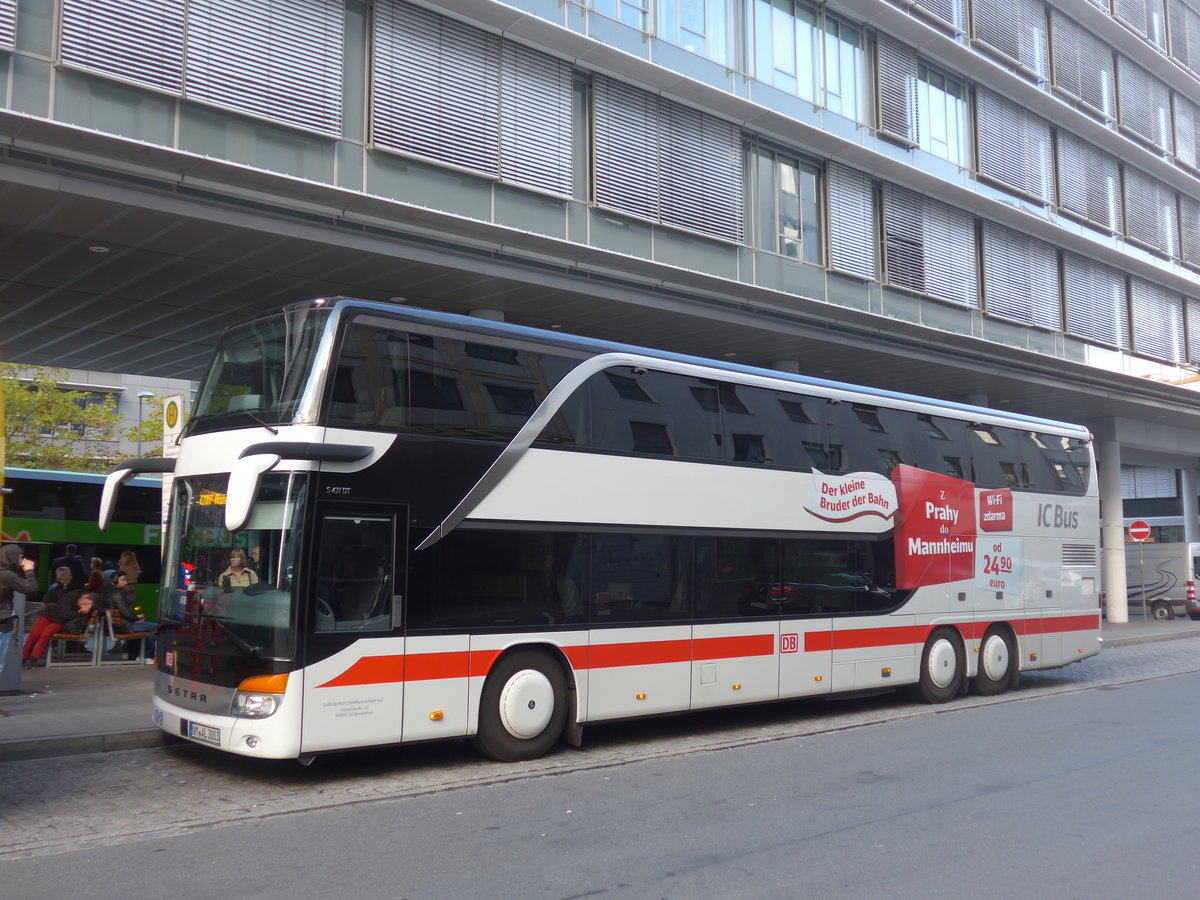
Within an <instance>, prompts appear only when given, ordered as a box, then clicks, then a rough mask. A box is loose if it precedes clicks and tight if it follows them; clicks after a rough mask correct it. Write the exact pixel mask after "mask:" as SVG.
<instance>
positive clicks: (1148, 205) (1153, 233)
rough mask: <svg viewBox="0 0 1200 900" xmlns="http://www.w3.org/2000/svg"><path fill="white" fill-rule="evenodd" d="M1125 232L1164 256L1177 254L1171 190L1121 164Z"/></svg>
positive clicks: (1173, 202)
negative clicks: (1123, 173) (1123, 177)
mask: <svg viewBox="0 0 1200 900" xmlns="http://www.w3.org/2000/svg"><path fill="white" fill-rule="evenodd" d="M1124 198H1125V236H1126V237H1127V238H1128V239H1129V240H1131V241H1136V242H1137V243H1139V244H1141V245H1142V246H1144V247H1147V248H1149V249H1151V250H1157V251H1158V252H1159V253H1162V254H1163V255H1165V256H1169V257H1177V256H1178V255H1179V224H1178V219H1177V215H1178V214H1177V211H1176V207H1175V191H1174V189H1173V188H1171V187H1169V186H1168V185H1166V184H1163V182H1161V181H1159V180H1158V179H1157V178H1152V177H1151V176H1149V175H1147V174H1146V173H1145V172H1142V171H1139V170H1138V169H1135V168H1133V167H1132V166H1126V167H1125V185H1124Z"/></svg>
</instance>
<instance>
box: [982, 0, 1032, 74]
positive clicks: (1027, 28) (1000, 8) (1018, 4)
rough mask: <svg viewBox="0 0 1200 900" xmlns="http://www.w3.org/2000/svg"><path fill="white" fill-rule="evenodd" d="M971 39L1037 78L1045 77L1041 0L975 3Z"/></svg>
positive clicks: (999, 0) (998, 0)
mask: <svg viewBox="0 0 1200 900" xmlns="http://www.w3.org/2000/svg"><path fill="white" fill-rule="evenodd" d="M971 12H972V16H971V21H972V24H973V25H974V34H973V37H974V38H975V40H977V41H981V42H982V43H984V44H986V45H987V46H988V47H990V48H991V49H992V50H994V51H996V52H997V53H999V54H1000V55H1001V56H1004V57H1006V58H1008V59H1010V60H1011V61H1013V62H1015V63H1016V64H1017V65H1019V66H1021V67H1022V68H1024V69H1026V70H1027V71H1029V72H1031V73H1033V74H1034V75H1037V76H1039V77H1041V76H1045V75H1046V73H1047V67H1046V62H1047V53H1046V7H1045V5H1044V4H1043V3H1042V0H974V2H973V3H972V4H971Z"/></svg>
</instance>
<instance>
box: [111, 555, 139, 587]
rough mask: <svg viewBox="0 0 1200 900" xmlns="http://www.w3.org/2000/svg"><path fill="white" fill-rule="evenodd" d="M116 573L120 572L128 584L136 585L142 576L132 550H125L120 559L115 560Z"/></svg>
mask: <svg viewBox="0 0 1200 900" xmlns="http://www.w3.org/2000/svg"><path fill="white" fill-rule="evenodd" d="M117 571H118V572H121V573H122V574H123V575H124V576H125V578H126V579H127V580H128V581H129V583H130V584H137V583H138V579H139V578H140V577H141V575H142V569H141V567H140V566H139V565H138V561H137V557H136V556H134V555H133V551H132V550H126V551H125V552H124V553H122V554H121V558H120V559H119V560H117Z"/></svg>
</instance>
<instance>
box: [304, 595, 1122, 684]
mask: <svg viewBox="0 0 1200 900" xmlns="http://www.w3.org/2000/svg"><path fill="white" fill-rule="evenodd" d="M1005 621H1007V622H1008V623H1009V624H1010V625H1012V627H1013V630H1014V631H1016V633H1017V634H1056V633H1065V632H1068V631H1089V630H1095V629H1097V628H1099V627H1100V615H1099V613H1089V614H1088V615H1082V616H1062V617H1060V618H1050V619H1007V620H1005ZM989 625H990V623H988V622H962V623H958V624H957V625H956V626H955V627H957V628H958V629H959V630H960V631H961V632H962V633H963V636H964V637H965V638H966V639H967V640H978V639H979V638H981V637H983V634H984V633H985V632H986V630H987V628H988V627H989ZM932 630H933V628H932V626H929V625H897V626H892V627H881V628H854V629H849V630H846V631H809V632H805V634H804V651H805V652H806V653H828V652H829V651H831V650H865V649H870V648H872V647H892V646H898V645H901V644H920V643H924V641H925V639H926V638H927V637H928V636H929V633H930V632H931V631H932ZM559 649H560V650H562V652H563V653H564V654H565V655H566V657H567V661H568V662H569V663H570V664H571V667H572V668H574V669H577V670H582V669H613V668H621V667H624V666H653V665H662V664H665V663H680V662H691V661H692V660H712V659H735V658H739V657H743V658H744V657H750V656H772V655H774V653H775V636H774V635H771V634H751V635H733V636H730V637H709V638H696V639H694V640H687V639H683V640H674V641H641V642H637V643H629V644H595V645H592V646H590V647H589V646H572V647H560V648H559ZM501 652H502V651H500V650H476V651H474V652H467V651H465V650H457V651H450V652H444V653H415V654H412V655H409V656H401V655H397V656H365V657H363V658H362V659H360V660H357V661H356V662H355V663H354V664H353V665H351V666H350V668H348V669H347V670H346V671H345V672H343V673H342V674H341V675H338V676H337V677H335V678H333V679H331V680H330V681H327V682H325V683H324V684H322V685H319V687H350V686H355V685H365V684H394V683H397V682H405V681H432V680H436V679H443V678H465V677H468V676H470V677H473V678H480V677H483V676H485V675H487V673H488V672H489V671H491V668H492V665H493V664H494V663H495V662H496V660H497V659H498V658H499V656H500V654H501Z"/></svg>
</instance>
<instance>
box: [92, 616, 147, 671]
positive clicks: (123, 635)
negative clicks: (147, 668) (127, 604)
mask: <svg viewBox="0 0 1200 900" xmlns="http://www.w3.org/2000/svg"><path fill="white" fill-rule="evenodd" d="M104 619H105V624H106V626H107V631H108V637H109V639H110V640H113V641H137V642H138V645H137V656H135V657H134V658H133V659H105V658H104V656H103V654H102V655H101V656H100V659H99V660H98V662H99V663H100V665H107V664H110V663H111V664H115V665H126V666H128V665H133V666H136V665H141V662H142V657H144V656H145V655H146V638H148V637H150V635H151V634H153V632H151V631H132V630H131V629H130V628H128V627H127V626H126V625H125V623H124V622H122V621H121V614H120V612H118V611H117V610H115V609H106V610H104ZM105 643H106V644H107V643H108V641H105Z"/></svg>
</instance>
